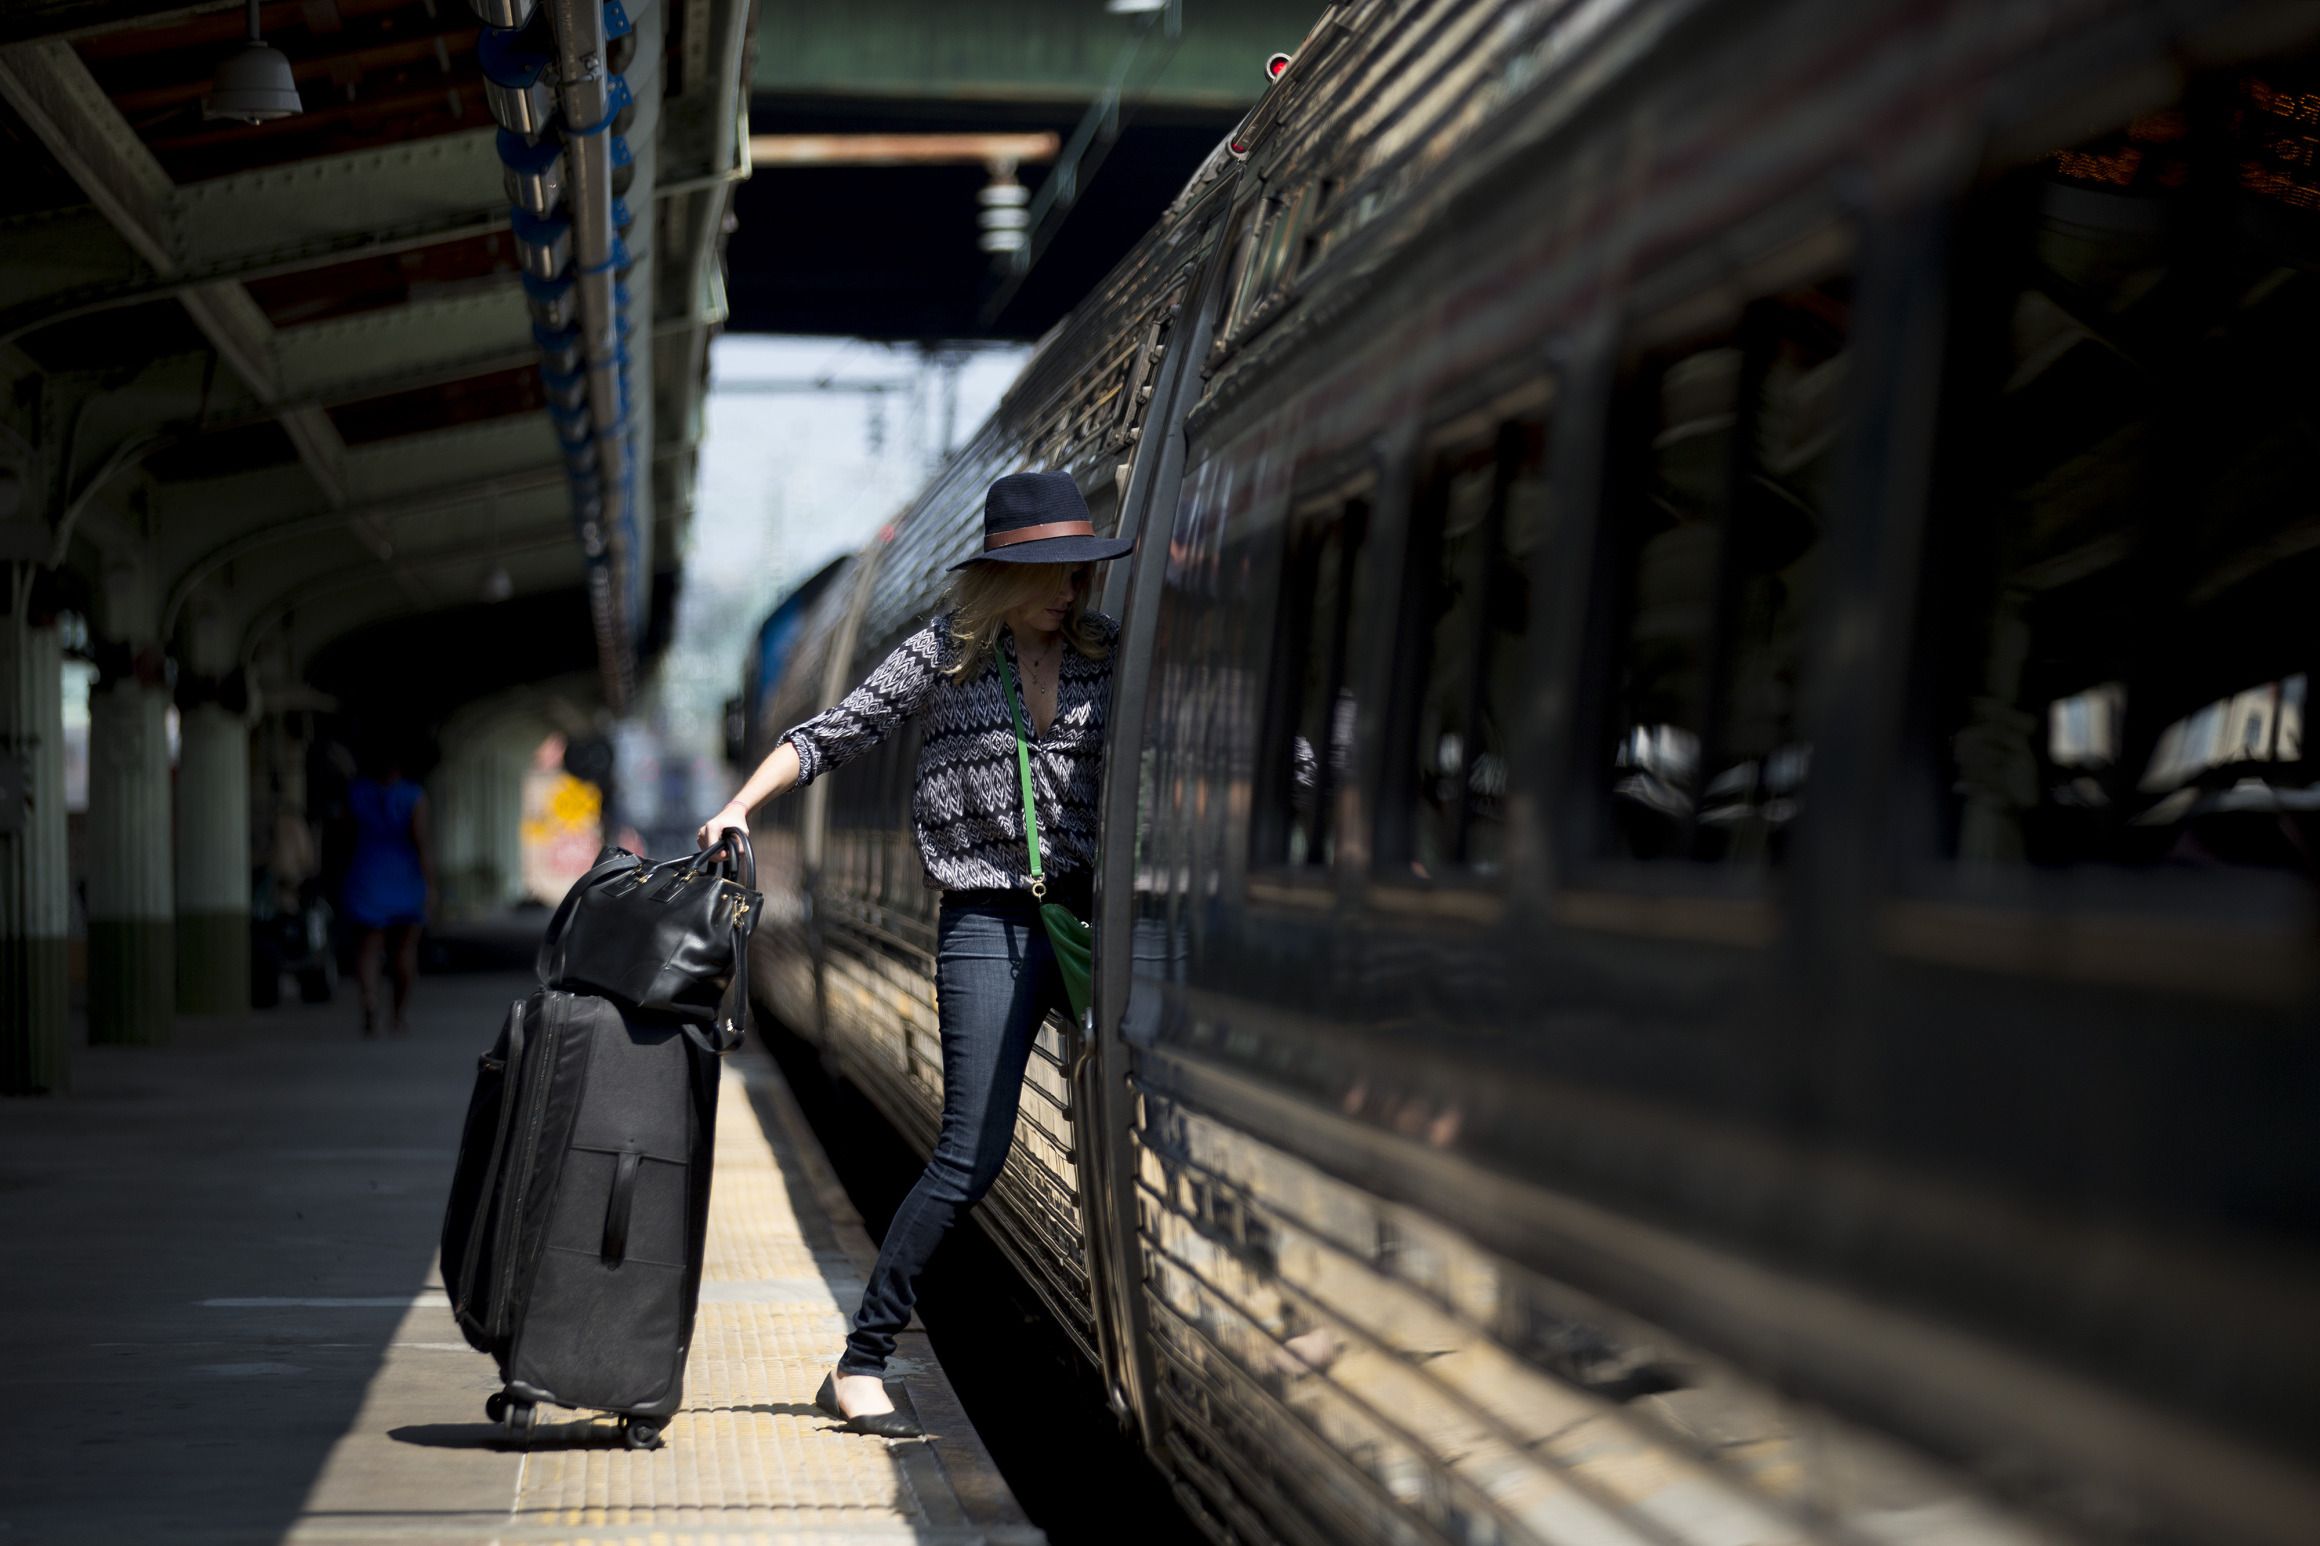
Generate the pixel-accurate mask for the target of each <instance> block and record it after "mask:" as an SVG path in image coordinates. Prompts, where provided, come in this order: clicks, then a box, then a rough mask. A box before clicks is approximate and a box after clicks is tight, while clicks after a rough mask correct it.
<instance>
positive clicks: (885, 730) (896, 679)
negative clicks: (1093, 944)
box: [782, 613, 1119, 890]
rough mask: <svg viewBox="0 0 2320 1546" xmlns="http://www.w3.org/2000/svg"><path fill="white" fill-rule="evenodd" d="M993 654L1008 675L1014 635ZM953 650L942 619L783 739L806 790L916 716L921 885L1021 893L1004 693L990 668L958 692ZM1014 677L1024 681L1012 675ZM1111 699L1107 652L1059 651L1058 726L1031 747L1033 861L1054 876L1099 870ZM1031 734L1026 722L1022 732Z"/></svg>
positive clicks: (1026, 880) (1113, 634)
mask: <svg viewBox="0 0 2320 1546" xmlns="http://www.w3.org/2000/svg"><path fill="white" fill-rule="evenodd" d="M1089 621H1090V622H1092V623H1094V624H1095V625H1096V627H1097V629H1098V630H1099V631H1100V632H1101V633H1102V635H1103V637H1104V640H1105V642H1106V643H1107V644H1108V643H1110V642H1111V641H1112V640H1114V639H1116V638H1117V637H1118V635H1119V625H1118V624H1117V623H1116V622H1114V621H1113V620H1112V619H1110V618H1108V617H1104V616H1102V615H1100V614H1095V613H1091V614H1089ZM999 647H1000V648H1001V649H1003V650H1005V651H1006V652H1007V663H1008V665H1009V666H1010V667H1011V668H1012V667H1013V666H1014V664H1015V639H1014V636H1013V635H1012V634H1010V633H1008V632H1006V631H1005V630H1002V631H1001V632H1000V635H999ZM956 651H957V646H956V645H955V644H954V643H953V642H952V641H951V631H950V619H949V618H948V617H937V618H935V619H934V620H933V621H932V622H930V623H928V624H927V625H926V626H925V627H924V628H921V629H920V630H919V631H918V632H916V633H914V634H912V635H911V636H910V637H909V638H907V639H905V640H903V641H902V643H901V644H900V645H898V646H896V648H895V651H894V653H893V654H891V655H889V656H887V657H886V659H885V660H884V661H883V662H882V663H881V664H880V665H879V667H878V669H877V670H875V671H873V672H871V673H870V679H869V680H868V681H866V682H864V683H863V684H862V685H861V686H859V687H857V688H855V689H854V690H853V691H852V692H850V693H848V694H847V695H846V701H845V702H843V703H841V704H839V705H837V706H836V707H835V708H829V709H824V710H823V711H822V712H821V713H819V714H816V715H815V716H814V717H813V718H811V719H809V720H807V721H806V722H805V723H804V724H802V725H799V726H797V727H796V728H794V729H792V730H789V731H787V732H786V733H784V735H783V736H782V739H783V740H785V741H788V742H789V743H790V744H791V745H793V746H795V747H796V748H797V755H798V767H799V770H800V776H799V779H798V782H799V784H800V785H801V786H802V785H805V784H810V783H812V782H813V781H814V780H815V779H817V778H819V777H821V776H822V775H823V774H824V773H826V772H828V771H829V770H830V769H832V768H838V767H843V766H845V765H846V764H847V763H849V762H851V761H853V760H854V759H855V758H856V757H859V756H861V755H862V754H863V753H864V752H866V751H868V750H870V749H871V748H872V747H874V746H876V745H877V744H878V743H879V742H881V741H883V740H885V739H886V737H887V736H889V735H891V734H892V733H893V731H894V728H895V727H896V726H897V725H900V724H901V723H902V722H903V721H904V720H907V719H911V718H914V717H915V718H918V719H920V720H921V721H922V722H923V724H924V726H925V732H926V733H925V738H924V740H922V741H921V742H920V744H919V750H918V779H917V782H916V786H915V788H914V791H913V793H912V796H911V802H910V814H911V820H912V822H913V824H914V825H915V826H916V828H917V830H918V853H919V857H920V858H921V859H922V860H924V861H925V863H926V874H927V881H928V883H929V884H930V885H936V886H941V887H943V888H944V889H945V890H1028V889H1029V888H1030V885H1031V863H1030V858H1029V856H1028V855H1027V853H1026V852H1025V850H1024V843H1023V795H1022V781H1021V779H1020V777H1019V776H1018V774H1017V771H1016V766H1015V730H1014V722H1013V720H1012V718H1011V716H1010V715H1009V713H1008V708H1007V692H1006V689H1005V688H1004V687H1002V686H1001V685H1000V682H999V670H998V667H997V665H996V664H994V663H990V662H986V663H985V664H984V666H983V668H982V670H980V671H978V672H975V673H973V674H972V675H970V676H969V677H968V678H967V679H966V681H964V682H963V683H954V682H953V681H951V680H950V678H949V677H947V676H945V675H944V674H943V673H944V669H945V668H946V667H947V666H949V665H950V664H951V663H952V662H953V661H955V660H956V659H957V658H958V657H957V654H956ZM1016 680H1017V682H1018V683H1020V682H1021V680H1022V676H1021V673H1020V672H1018V673H1017V676H1016ZM1111 697H1112V664H1111V658H1110V656H1109V654H1108V653H1107V655H1106V656H1105V658H1104V659H1102V660H1090V659H1088V658H1087V657H1086V656H1084V655H1082V654H1080V653H1079V651H1077V650H1074V649H1069V648H1066V649H1065V650H1064V652H1063V669H1062V676H1061V680H1060V682H1059V683H1058V686H1057V689H1056V707H1055V723H1053V724H1052V725H1050V726H1048V728H1047V734H1046V735H1044V736H1041V737H1039V738H1038V739H1037V740H1034V741H1032V742H1031V784H1032V788H1033V789H1034V790H1035V791H1036V794H1037V798H1038V801H1039V852H1040V859H1041V862H1042V865H1043V867H1044V868H1045V870H1046V871H1047V873H1048V874H1049V875H1050V876H1054V875H1061V874H1068V873H1070V872H1073V871H1079V872H1081V873H1086V872H1089V871H1092V870H1093V869H1094V868H1095V860H1096V827H1097V816H1096V799H1097V795H1098V793H1099V787H1098V786H1099V783H1100V780H1101V779H1102V776H1103V759H1104V718H1105V714H1106V712H1107V711H1108V710H1109V708H1110V706H1111ZM1029 712H1030V710H1029V706H1028V705H1026V706H1025V714H1026V716H1028V714H1029ZM1030 729H1031V727H1030V722H1029V719H1028V717H1026V720H1025V723H1024V733H1025V734H1026V735H1029V734H1030Z"/></svg>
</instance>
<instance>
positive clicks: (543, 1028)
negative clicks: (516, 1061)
mask: <svg viewBox="0 0 2320 1546" xmlns="http://www.w3.org/2000/svg"><path fill="white" fill-rule="evenodd" d="M564 1002H565V1000H564V997H563V995H561V994H550V995H548V1001H547V1003H546V1004H545V1005H543V1006H542V1008H543V1010H544V1012H543V1013H542V1014H541V1016H540V1021H541V1024H540V1049H539V1055H538V1057H537V1058H535V1059H534V1060H533V1062H532V1069H533V1078H532V1088H531V1089H530V1090H529V1091H527V1092H526V1093H527V1094H528V1095H529V1096H530V1097H531V1110H530V1111H528V1112H526V1113H525V1120H524V1146H523V1147H522V1148H521V1149H520V1150H518V1151H517V1158H518V1159H519V1160H520V1161H522V1163H523V1169H522V1170H521V1171H520V1172H519V1173H518V1174H517V1176H516V1189H515V1192H514V1194H513V1195H512V1196H511V1197H509V1199H508V1223H507V1238H506V1240H505V1241H504V1242H503V1243H502V1245H501V1249H500V1280H499V1281H500V1291H499V1302H498V1303H497V1304H495V1305H493V1306H492V1308H493V1310H495V1311H496V1312H497V1315H498V1319H499V1321H500V1323H501V1324H500V1327H499V1328H498V1329H500V1330H503V1331H504V1330H505V1329H506V1322H507V1319H508V1311H509V1306H510V1303H511V1301H512V1299H513V1297H514V1295H515V1287H516V1245H517V1242H518V1241H519V1240H520V1238H521V1237H522V1235H523V1225H524V1195H525V1193H526V1192H527V1191H528V1190H530V1187H531V1180H532V1171H533V1170H534V1168H535V1166H536V1161H537V1160H538V1158H539V1155H538V1152H537V1151H538V1148H539V1136H540V1124H541V1123H542V1122H543V1121H545V1120H546V1119H547V1108H548V1086H549V1085H550V1084H551V1083H553V1082H554V1069H553V1067H552V1066H551V1060H552V1059H553V1058H554V1057H555V1055H556V1032H557V1030H558V1029H559V1028H560V1027H561V1025H562V1023H563V1007H564Z"/></svg>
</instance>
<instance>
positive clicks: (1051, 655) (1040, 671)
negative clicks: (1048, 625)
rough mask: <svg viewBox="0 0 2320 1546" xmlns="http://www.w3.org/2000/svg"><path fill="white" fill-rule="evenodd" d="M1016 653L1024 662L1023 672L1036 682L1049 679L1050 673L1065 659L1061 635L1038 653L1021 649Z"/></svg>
mask: <svg viewBox="0 0 2320 1546" xmlns="http://www.w3.org/2000/svg"><path fill="white" fill-rule="evenodd" d="M1015 653H1016V658H1017V659H1018V660H1020V661H1021V662H1022V665H1023V674H1024V675H1025V676H1027V677H1029V678H1030V679H1031V680H1033V681H1035V682H1044V681H1045V680H1047V677H1048V673H1049V672H1051V671H1052V670H1053V669H1054V668H1055V666H1056V664H1057V663H1058V662H1060V661H1061V660H1062V659H1063V640H1062V638H1061V637H1060V636H1059V637H1058V638H1057V639H1056V640H1055V642H1054V643H1053V644H1051V645H1049V646H1048V647H1047V648H1046V649H1044V650H1042V651H1040V652H1039V653H1038V654H1037V655H1033V654H1031V653H1029V652H1028V651H1025V650H1021V649H1018V650H1017V651H1016V652H1015Z"/></svg>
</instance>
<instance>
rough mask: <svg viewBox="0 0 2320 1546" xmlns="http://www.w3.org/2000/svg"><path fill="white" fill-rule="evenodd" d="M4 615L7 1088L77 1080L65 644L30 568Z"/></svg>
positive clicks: (0, 637) (1, 893) (32, 1091)
mask: <svg viewBox="0 0 2320 1546" xmlns="http://www.w3.org/2000/svg"><path fill="white" fill-rule="evenodd" d="M8 581H9V584H8V602H9V612H8V615H7V616H6V617H4V618H0V762H4V764H5V765H4V766H0V1095H40V1094H54V1093H59V1092H61V1091H63V1090H64V1089H66V1088H67V1087H68V1085H69V1083H70V1075H71V1051H72V1032H71V1022H70V1019H69V1016H68V1013H67V991H66V953H67V950H68V945H67V943H66V941H67V937H68V935H69V933H70V931H71V923H72V891H71V875H70V873H69V865H68V862H67V859H66V855H65V820H64V815H65V813H64V651H63V648H62V645H61V643H60V641H59V639H58V636H57V629H56V619H55V618H54V617H43V616H40V615H38V614H37V613H35V612H34V611H33V610H32V606H31V603H32V599H33V596H32V593H33V583H34V577H33V571H32V570H31V569H30V568H28V567H22V566H10V568H9V570H8Z"/></svg>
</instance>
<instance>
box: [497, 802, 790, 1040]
mask: <svg viewBox="0 0 2320 1546" xmlns="http://www.w3.org/2000/svg"><path fill="white" fill-rule="evenodd" d="M762 901H763V898H761V897H760V896H759V895H758V892H757V856H756V855H755V854H753V853H752V852H750V848H749V836H748V834H747V833H745V832H742V831H740V830H739V829H737V828H731V827H728V828H727V829H726V830H725V834H724V836H723V837H721V838H719V839H718V841H717V842H715V843H714V844H712V845H710V846H709V847H708V848H705V849H703V850H701V851H700V852H699V853H693V854H687V855H685V856H684V857H683V858H681V859H663V860H660V861H659V862H658V863H655V862H653V861H651V860H647V859H641V858H639V857H637V856H636V855H635V854H632V853H630V852H629V851H628V850H626V849H624V848H607V849H606V850H604V852H603V853H601V854H599V855H598V856H597V859H596V863H595V864H594V865H593V866H591V867H590V868H589V871H588V873H587V874H585V875H583V876H581V877H580V879H579V880H578V881H576V882H574V883H573V886H572V889H571V890H570V891H568V892H566V893H565V894H564V900H563V901H562V902H561V903H560V904H558V906H557V908H556V915H555V917H554V918H552V919H550V920H549V923H548V933H547V937H546V938H545V939H543V940H541V941H540V959H539V970H540V985H541V986H542V987H547V988H562V989H564V990H565V991H567V992H573V993H594V994H597V995H599V996H601V997H603V998H608V999H612V1000H613V1001H615V1002H616V1003H619V1004H622V1005H625V1006H626V1007H628V1008H630V1009H632V1010H636V1011H638V1012H640V1013H644V1014H658V1015H668V1016H671V1017H673V1018H675V1019H677V1020H680V1021H682V1022H684V1024H685V1030H686V1034H687V1035H689V1036H691V1037H692V1038H693V1039H694V1040H695V1041H697V1042H699V1043H700V1044H701V1045H702V1046H703V1047H704V1048H706V1049H707V1050H709V1051H711V1052H718V1053H724V1052H730V1051H732V1050H733V1049H734V1048H735V1047H738V1046H740V1045H741V1035H742V1030H743V1028H744V1027H745V1026H746V1025H747V1023H748V1014H749V935H750V932H751V931H752V930H753V929H754V928H755V927H756V926H757V909H758V907H759V905H760V903H761V902H762ZM703 1026H706V1027H707V1029H706V1030H705V1031H704V1030H703V1029H702V1027H703Z"/></svg>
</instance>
